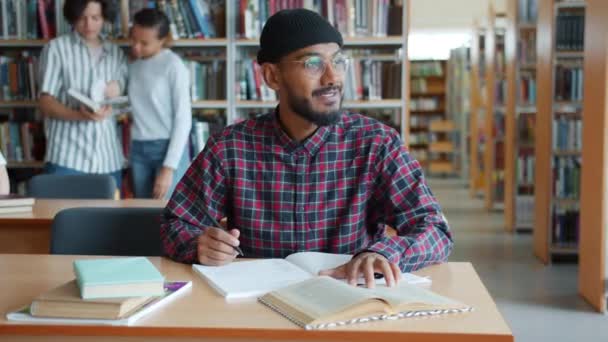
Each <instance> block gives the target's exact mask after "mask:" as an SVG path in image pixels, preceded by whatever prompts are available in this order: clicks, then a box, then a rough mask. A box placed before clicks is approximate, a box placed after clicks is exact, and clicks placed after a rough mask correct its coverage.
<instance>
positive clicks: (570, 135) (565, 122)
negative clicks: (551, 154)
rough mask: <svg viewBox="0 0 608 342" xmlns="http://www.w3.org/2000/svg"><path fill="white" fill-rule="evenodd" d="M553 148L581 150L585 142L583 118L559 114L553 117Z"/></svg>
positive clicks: (558, 149)
mask: <svg viewBox="0 0 608 342" xmlns="http://www.w3.org/2000/svg"><path fill="white" fill-rule="evenodd" d="M552 134H553V139H552V140H553V150H555V151H580V150H581V149H582V143H583V120H581V119H580V118H572V117H566V116H559V117H555V118H554V119H553V126H552Z"/></svg>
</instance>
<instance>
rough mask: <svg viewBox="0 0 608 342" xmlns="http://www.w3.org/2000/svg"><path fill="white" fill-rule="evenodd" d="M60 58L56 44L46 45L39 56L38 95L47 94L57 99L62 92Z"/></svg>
mask: <svg viewBox="0 0 608 342" xmlns="http://www.w3.org/2000/svg"><path fill="white" fill-rule="evenodd" d="M63 86H64V85H63V78H62V75H61V57H60V55H59V51H58V47H57V44H54V43H53V42H51V43H49V44H47V45H46V46H45V47H44V49H43V51H42V54H41V56H40V95H42V94H48V95H51V96H53V97H55V98H58V97H59V95H60V94H61V92H62V91H63Z"/></svg>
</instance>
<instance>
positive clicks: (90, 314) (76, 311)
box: [6, 281, 192, 325]
mask: <svg viewBox="0 0 608 342" xmlns="http://www.w3.org/2000/svg"><path fill="white" fill-rule="evenodd" d="M191 287H192V282H191V281H167V282H165V283H164V285H163V292H162V294H161V295H160V296H156V297H141V298H139V299H134V298H128V299H121V300H117V299H108V300H105V301H101V300H97V301H95V302H93V301H91V302H90V303H86V304H85V303H84V302H86V301H85V300H82V299H81V301H80V302H79V301H78V299H77V298H74V293H72V292H70V293H66V294H65V295H63V294H62V293H60V292H59V291H64V290H70V289H61V290H59V291H57V289H55V290H51V292H48V293H47V294H43V295H41V296H40V297H38V298H37V299H36V300H35V301H34V302H33V303H32V304H31V305H27V306H25V307H23V308H22V309H20V310H17V311H12V312H9V313H7V314H6V318H7V319H8V320H9V321H20V322H28V323H33V324H83V325H91V324H99V325H131V324H133V323H135V322H136V321H137V320H139V319H140V318H142V317H144V316H146V315H149V314H151V313H152V312H154V311H155V310H158V309H159V308H161V307H162V306H164V305H167V304H168V303H169V302H171V301H172V300H174V299H175V298H177V297H178V296H179V295H181V294H183V293H185V292H186V291H187V290H188V289H190V288H191ZM76 289H77V288H76ZM53 291H57V292H55V293H52V292H53ZM66 292H67V291H66ZM49 295H51V296H53V297H55V298H56V299H59V300H60V301H59V302H58V303H42V302H43V301H44V300H48V296H49ZM53 297H51V298H53ZM142 298H143V299H142ZM36 301H38V303H39V304H36V305H40V304H43V305H47V307H45V308H43V309H44V310H45V311H43V312H42V313H43V314H45V315H46V316H40V315H34V314H35V313H36V310H38V311H39V310H40V308H38V309H37V308H36V307H35V306H34V304H35V303H36ZM107 302H111V303H114V302H116V303H118V302H120V303H125V302H126V303H128V304H127V305H125V304H120V305H118V304H112V306H113V308H112V309H110V308H108V307H107V306H106V303H107ZM92 303H96V304H92ZM97 303H101V304H97ZM49 305H50V307H49ZM117 305H118V306H120V307H121V308H123V310H121V309H117V308H116V306H117ZM127 306H128V307H131V309H130V310H125V309H126V308H127ZM102 307H103V308H102ZM49 309H50V310H51V312H50V314H54V315H57V316H48V314H49V311H48V310H49ZM121 311H126V312H124V313H122V315H120V314H121ZM102 312H103V315H102V314H101V313H102ZM38 313H40V312H38ZM117 313H118V314H119V316H118V317H117V318H98V317H100V316H104V317H105V316H107V317H116V314H117ZM59 315H65V316H64V317H60V316H59Z"/></svg>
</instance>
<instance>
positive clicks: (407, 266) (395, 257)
mask: <svg viewBox="0 0 608 342" xmlns="http://www.w3.org/2000/svg"><path fill="white" fill-rule="evenodd" d="M391 140H392V141H391V142H390V143H389V144H388V146H387V148H386V149H385V151H384V152H383V153H381V154H380V155H379V159H380V162H379V163H378V164H377V165H378V170H377V171H378V173H377V177H376V180H375V187H374V191H373V192H374V193H373V197H374V199H375V201H376V203H377V206H376V208H377V209H378V210H376V211H375V212H376V213H377V214H378V215H380V216H378V217H376V218H375V221H376V222H383V223H385V224H387V225H389V226H391V227H394V228H395V229H396V231H397V235H396V236H388V235H386V234H384V235H382V236H380V237H379V238H377V239H375V240H374V241H373V242H372V243H371V244H370V245H369V246H368V247H367V249H366V251H371V252H376V253H379V254H382V255H383V256H385V257H386V258H387V259H388V260H389V261H391V262H393V263H396V264H398V265H399V268H400V269H401V271H402V272H411V271H415V270H417V269H420V268H423V267H425V266H427V265H431V264H436V263H441V262H445V261H447V259H448V255H449V254H450V252H451V250H452V246H453V241H452V236H451V232H450V229H449V227H448V223H447V221H446V219H445V217H444V215H443V214H442V212H441V208H440V206H439V204H438V203H437V200H436V199H435V198H434V196H433V194H432V193H431V190H430V189H429V187H428V185H427V183H426V181H425V179H424V176H423V174H422V170H421V168H420V164H419V163H418V162H417V161H416V160H414V159H412V158H411V157H410V155H409V154H408V152H407V150H406V149H405V147H404V146H403V143H402V142H401V139H399V137H397V136H395V137H393V138H392V139H391Z"/></svg>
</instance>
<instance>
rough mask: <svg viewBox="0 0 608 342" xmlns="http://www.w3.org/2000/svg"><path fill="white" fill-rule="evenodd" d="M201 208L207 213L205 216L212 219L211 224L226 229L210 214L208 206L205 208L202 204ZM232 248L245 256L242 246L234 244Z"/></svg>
mask: <svg viewBox="0 0 608 342" xmlns="http://www.w3.org/2000/svg"><path fill="white" fill-rule="evenodd" d="M201 209H203V213H204V214H205V216H207V218H208V219H209V220H211V224H213V225H214V226H215V227H217V228H220V229H224V227H223V226H222V225H221V224H219V222H217V221H216V220H215V219H214V218H213V216H211V214H209V212H208V211H207V208H205V207H204V206H201ZM224 230H226V229H224ZM232 248H234V250H235V251H237V252H238V253H239V255H240V256H245V253H243V250H241V248H240V247H239V246H232Z"/></svg>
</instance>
